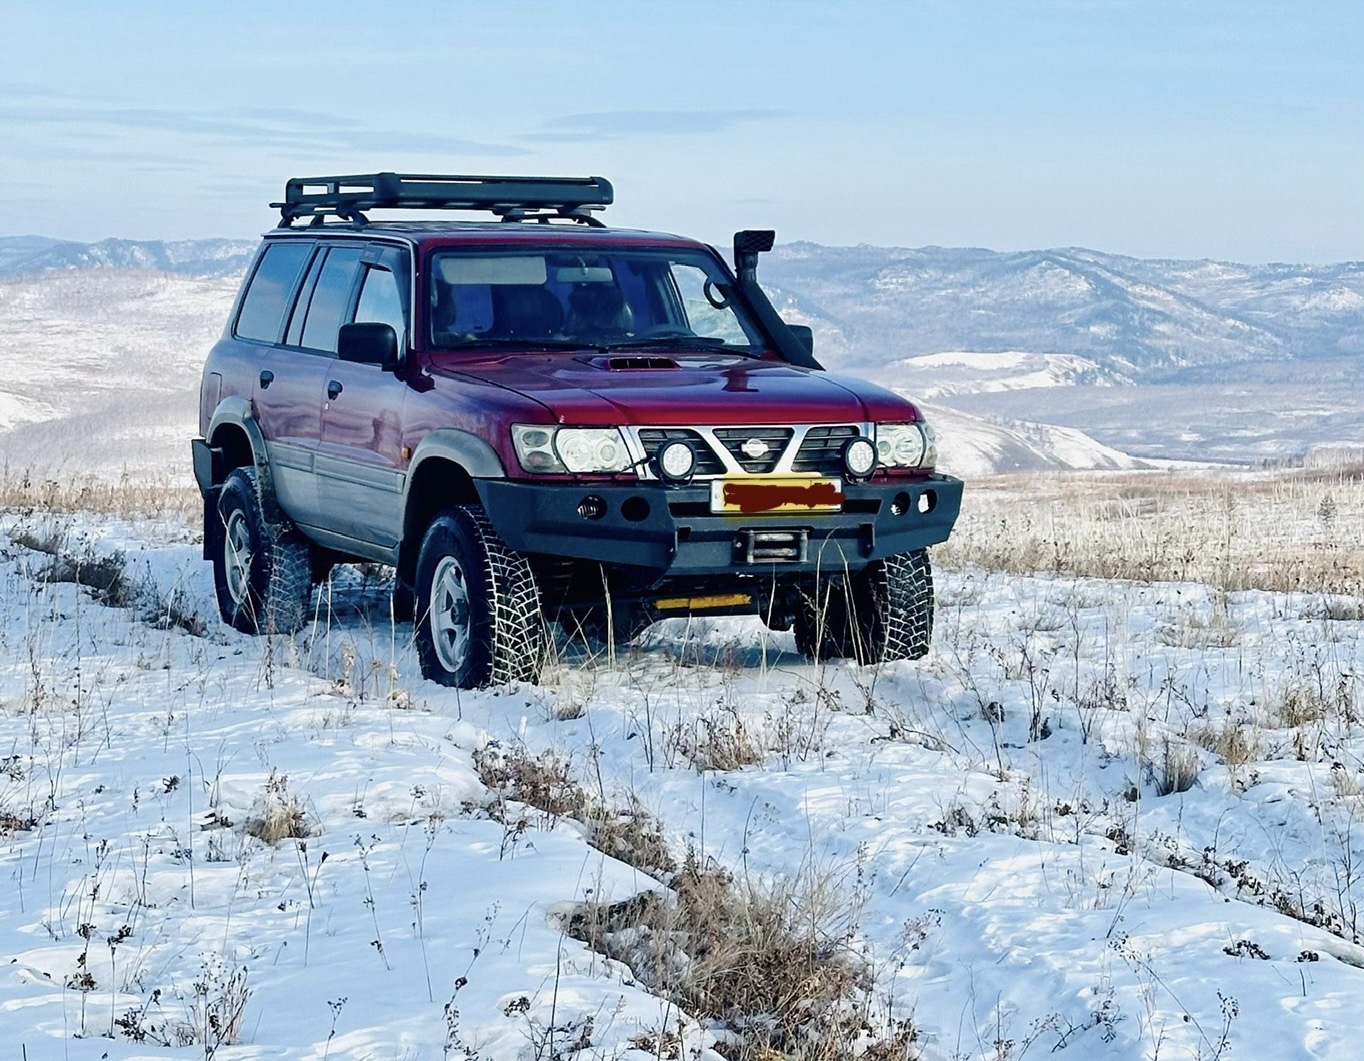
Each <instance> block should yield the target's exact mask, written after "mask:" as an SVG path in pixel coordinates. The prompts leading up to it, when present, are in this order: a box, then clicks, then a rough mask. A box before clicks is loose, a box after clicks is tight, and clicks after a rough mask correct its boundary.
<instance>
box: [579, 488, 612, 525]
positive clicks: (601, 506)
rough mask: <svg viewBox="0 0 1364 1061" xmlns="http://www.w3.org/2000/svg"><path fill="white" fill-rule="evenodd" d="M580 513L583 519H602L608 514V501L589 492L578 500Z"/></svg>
mask: <svg viewBox="0 0 1364 1061" xmlns="http://www.w3.org/2000/svg"><path fill="white" fill-rule="evenodd" d="M578 515H580V516H582V518H583V519H601V518H602V517H603V516H604V515H606V502H605V501H603V500H602V499H601V498H599V497H598V496H597V495H596V494H589V495H588V496H587V497H585V498H583V499H582V500H581V501H579V502H578Z"/></svg>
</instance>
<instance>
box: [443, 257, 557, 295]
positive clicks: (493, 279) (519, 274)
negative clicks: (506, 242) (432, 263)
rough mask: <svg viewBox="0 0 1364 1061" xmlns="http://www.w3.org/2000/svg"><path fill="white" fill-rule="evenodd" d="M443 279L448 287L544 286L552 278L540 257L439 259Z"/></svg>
mask: <svg viewBox="0 0 1364 1061" xmlns="http://www.w3.org/2000/svg"><path fill="white" fill-rule="evenodd" d="M438 267H439V269H440V278H441V279H442V280H444V281H445V282H446V283H447V284H483V285H490V284H491V285H503V284H514V285H518V286H524V285H533V286H536V287H542V286H544V283H545V280H546V279H547V278H548V275H549V273H548V269H547V267H546V265H545V259H544V258H543V257H540V256H536V255H521V254H499V255H496V256H492V255H490V256H488V257H485V258H472V257H468V256H466V255H463V254H458V255H456V254H446V255H443V256H442V257H441V258H440V259H438Z"/></svg>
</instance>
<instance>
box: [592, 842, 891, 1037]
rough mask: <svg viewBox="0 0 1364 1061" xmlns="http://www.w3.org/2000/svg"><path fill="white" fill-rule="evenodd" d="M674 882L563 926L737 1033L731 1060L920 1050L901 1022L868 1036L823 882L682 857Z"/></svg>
mask: <svg viewBox="0 0 1364 1061" xmlns="http://www.w3.org/2000/svg"><path fill="white" fill-rule="evenodd" d="M671 887H672V890H671V893H670V894H668V895H664V894H661V893H659V892H644V893H641V894H640V895H636V896H633V897H632V898H630V899H626V900H625V901H623V902H618V903H585V904H583V905H582V906H580V907H579V908H578V910H577V911H576V912H575V913H574V914H573V916H572V917H571V918H570V919H569V922H568V924H567V926H566V928H567V931H568V933H569V935H571V936H573V937H574V938H575V939H578V940H581V941H582V942H584V943H586V944H587V945H588V946H590V947H591V948H592V949H594V950H596V951H599V952H600V953H603V954H606V955H608V956H609V957H612V958H614V959H616V960H618V961H621V962H623V963H625V964H626V965H628V966H629V967H630V968H631V969H632V970H633V971H634V973H635V975H636V976H638V977H640V979H641V980H642V981H643V982H644V983H646V984H647V985H648V986H649V987H650V989H651V990H654V991H657V992H659V993H661V994H663V995H665V996H666V997H668V998H670V999H672V1000H673V1001H675V1002H676V1003H677V1004H678V1005H679V1006H681V1007H682V1008H683V1009H685V1010H686V1011H687V1012H689V1013H691V1014H693V1015H695V1016H697V1017H701V1018H709V1019H711V1020H714V1021H718V1022H720V1023H721V1024H722V1025H724V1026H725V1027H726V1028H728V1029H730V1030H732V1032H733V1033H734V1034H735V1035H736V1036H737V1039H738V1041H737V1043H736V1044H733V1047H732V1050H733V1052H731V1053H728V1054H727V1056H730V1057H732V1058H734V1059H735V1061H768V1059H776V1058H785V1057H799V1058H802V1059H808V1061H843V1059H851V1058H854V1057H867V1056H871V1057H876V1058H891V1057H898V1058H913V1057H917V1056H918V1053H917V1048H916V1047H915V1043H916V1041H917V1035H916V1034H915V1032H914V1030H913V1027H912V1025H910V1024H908V1023H907V1022H901V1023H897V1024H896V1026H895V1027H894V1028H891V1029H888V1030H886V1032H885V1034H883V1035H880V1036H879V1037H878V1036H877V1035H876V1034H875V1033H874V1030H873V1027H872V1021H871V1020H870V1017H869V1013H868V1002H867V1000H868V998H869V994H870V989H871V977H870V973H869V971H868V970H867V968H866V967H865V965H863V963H862V962H861V961H859V960H858V959H857V958H856V957H855V956H854V955H852V954H851V953H850V952H849V951H848V948H847V936H848V934H849V932H850V928H851V926H850V925H849V924H847V918H848V913H847V904H846V901H845V900H844V898H843V897H842V896H841V895H840V894H839V892H838V889H836V888H834V887H833V886H832V885H831V884H830V882H829V881H828V880H823V879H815V880H810V879H807V880H800V881H780V882H778V883H777V884H775V885H773V886H771V887H769V888H760V887H756V886H754V885H751V884H749V883H747V882H742V881H737V880H736V879H735V878H733V877H732V876H730V875H729V874H728V873H726V872H725V871H723V870H721V869H718V868H714V867H709V866H703V865H701V863H700V862H699V861H698V860H697V859H696V858H695V857H694V856H690V855H689V856H688V858H687V860H686V861H685V862H684V863H683V865H682V867H681V869H680V870H679V871H678V872H677V874H676V875H675V876H674V877H673V878H672V881H671ZM869 1051H875V1052H870V1053H869Z"/></svg>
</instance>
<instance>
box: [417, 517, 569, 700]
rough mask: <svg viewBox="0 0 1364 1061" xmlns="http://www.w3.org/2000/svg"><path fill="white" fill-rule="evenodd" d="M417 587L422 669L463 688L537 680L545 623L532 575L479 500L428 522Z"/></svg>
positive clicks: (445, 683) (542, 652) (418, 560)
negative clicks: (496, 527)
mask: <svg viewBox="0 0 1364 1061" xmlns="http://www.w3.org/2000/svg"><path fill="white" fill-rule="evenodd" d="M415 589H416V602H415V603H416V617H415V627H416V630H415V635H416V643H417V655H418V657H419V658H420V659H421V667H422V674H423V676H425V677H426V678H429V679H430V680H431V681H434V682H439V683H440V684H441V685H450V686H455V687H457V688H460V689H479V688H482V687H484V686H488V685H506V684H508V683H511V682H535V681H538V680H539V678H540V667H541V664H542V663H543V660H544V654H545V626H544V619H543V616H542V615H541V612H540V593H539V590H538V589H537V588H536V585H535V576H534V574H533V573H532V572H531V568H530V564H529V563H527V561H526V558H525V557H523V556H522V555H521V554H520V553H516V552H513V551H512V550H511V549H509V548H508V547H507V545H506V543H505V542H503V541H502V539H501V538H500V537H498V534H497V531H496V530H494V529H493V526H492V524H491V523H489V522H488V517H487V516H486V515H485V514H484V513H483V510H482V509H481V508H479V507H477V506H474V505H461V506H458V507H455V508H451V509H449V510H447V511H445V512H443V513H442V514H441V515H439V516H437V517H436V518H435V519H434V520H433V521H432V522H431V526H430V527H429V528H427V531H426V536H425V537H424V538H423V539H422V545H421V550H420V552H419V553H418V555H417V571H416V586H415Z"/></svg>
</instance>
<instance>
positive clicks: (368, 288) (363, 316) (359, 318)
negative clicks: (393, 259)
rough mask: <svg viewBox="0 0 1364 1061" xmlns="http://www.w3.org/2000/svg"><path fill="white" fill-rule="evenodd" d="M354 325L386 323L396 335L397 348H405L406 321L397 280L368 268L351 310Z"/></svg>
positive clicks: (389, 274) (373, 266) (375, 267)
mask: <svg viewBox="0 0 1364 1061" xmlns="http://www.w3.org/2000/svg"><path fill="white" fill-rule="evenodd" d="M355 323H356V324H369V323H374V324H387V325H389V326H390V327H391V328H392V329H393V331H394V334H396V335H397V336H398V349H399V350H400V351H401V350H405V349H406V348H407V322H406V321H405V319H404V318H403V296H402V292H401V291H400V290H399V288H398V278H397V277H396V276H394V275H393V273H392V272H390V271H389V270H388V269H385V268H383V267H382V266H377V265H371V266H369V267H368V268H367V269H366V270H365V276H364V279H363V280H362V281H361V282H360V301H359V303H358V304H357V305H356V307H355Z"/></svg>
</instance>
